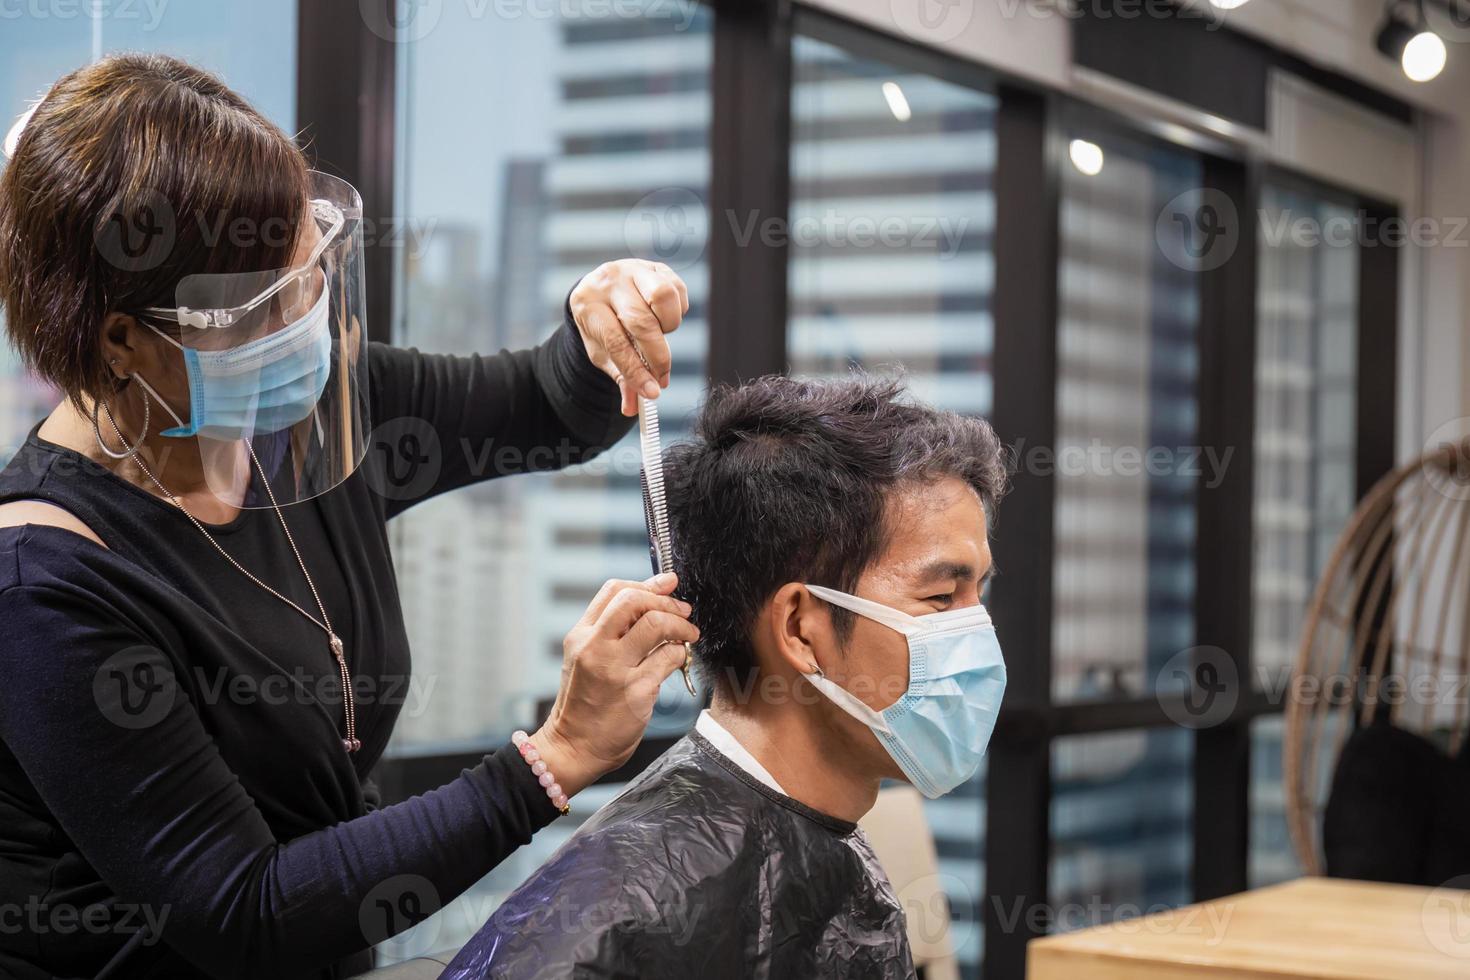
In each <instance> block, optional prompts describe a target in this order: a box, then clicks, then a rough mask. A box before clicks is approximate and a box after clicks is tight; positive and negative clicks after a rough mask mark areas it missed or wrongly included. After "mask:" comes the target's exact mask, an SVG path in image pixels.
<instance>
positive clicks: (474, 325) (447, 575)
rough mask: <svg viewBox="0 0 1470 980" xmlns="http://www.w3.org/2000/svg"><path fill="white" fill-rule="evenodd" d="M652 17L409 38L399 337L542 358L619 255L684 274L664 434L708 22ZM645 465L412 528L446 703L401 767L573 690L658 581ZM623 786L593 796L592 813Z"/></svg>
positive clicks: (448, 10)
mask: <svg viewBox="0 0 1470 980" xmlns="http://www.w3.org/2000/svg"><path fill="white" fill-rule="evenodd" d="M646 7H647V12H646V13H638V14H637V15H634V7H632V6H630V5H629V4H622V5H613V6H609V5H607V4H601V3H588V4H586V5H585V6H581V5H577V4H571V5H567V4H563V5H561V6H560V7H559V8H558V11H559V13H558V14H556V15H552V13H551V11H550V10H549V8H548V9H547V10H543V11H536V10H533V9H532V6H531V5H527V6H526V7H525V8H524V9H523V10H521V11H520V13H519V15H518V16H511V15H508V14H507V15H493V16H492V14H494V13H495V11H494V8H488V9H478V10H477V9H476V8H475V7H474V5H456V4H446V5H444V7H443V8H442V10H441V11H440V16H439V18H438V20H437V21H436V22H434V24H433V29H432V30H429V31H427V32H426V33H423V34H422V36H418V37H416V38H415V39H414V40H412V41H411V42H410V43H405V44H401V45H399V46H398V48H399V51H398V57H399V64H398V68H397V79H398V94H397V99H398V112H397V116H398V118H399V120H400V121H401V126H402V129H401V131H400V134H399V139H398V151H397V168H398V169H397V178H396V179H397V185H398V187H399V192H398V200H399V202H400V203H399V211H400V214H401V215H402V221H403V227H402V228H401V229H399V232H400V234H399V236H398V237H399V240H400V241H401V242H402V243H403V259H402V265H401V270H400V275H399V278H398V280H397V283H396V289H395V293H396V304H395V305H396V310H397V314H396V322H395V329H394V340H395V342H397V343H399V344H404V345H413V346H417V347H419V348H421V349H424V350H429V351H443V352H459V353H466V352H470V351H479V352H494V351H496V350H498V349H500V348H502V347H509V348H517V347H525V346H529V345H532V344H535V343H538V342H540V341H541V340H543V339H544V338H546V337H547V336H549V335H550V333H551V330H552V328H553V327H554V326H555V325H557V324H559V323H560V322H561V320H562V311H563V303H564V301H565V299H566V296H567V293H568V292H569V291H570V290H571V289H572V287H573V286H574V285H575V284H576V282H577V280H578V278H579V277H580V276H581V275H583V274H585V273H586V272H588V271H590V270H591V269H592V268H594V267H595V266H597V265H598V264H599V263H601V262H603V261H607V260H610V259H616V258H621V257H624V256H627V255H642V256H643V257H645V258H655V259H659V260H661V261H665V262H668V263H669V264H670V265H671V266H673V267H674V268H675V269H676V271H678V272H679V273H680V275H682V276H683V277H684V279H685V280H686V282H687V283H688V285H689V294H690V306H691V309H690V311H689V315H688V316H687V317H686V319H685V321H684V325H683V326H682V327H681V328H680V330H679V331H678V333H677V334H675V335H674V336H673V337H672V338H671V340H672V348H673V354H674V365H673V382H672V385H671V387H670V388H669V390H668V391H667V392H666V393H665V395H664V396H663V397H662V398H661V399H660V400H659V408H660V415H661V422H662V423H663V429H664V434H665V441H666V442H667V441H671V440H676V439H678V438H680V435H681V433H682V432H685V431H687V424H688V419H689V416H690V414H691V413H692V411H693V409H694V407H695V405H696V404H697V403H698V400H699V399H700V397H701V396H702V394H703V379H704V355H705V350H706V347H707V339H706V331H705V326H704V310H705V305H706V302H705V301H706V289H707V275H706V266H705V259H704V245H705V238H706V221H705V217H704V213H705V211H704V209H705V197H706V193H707V184H708V181H709V170H710V160H709V132H708V131H709V116H710V107H709V102H710V84H709V75H710V63H711V57H712V35H711V28H712V16H711V14H710V13H709V11H707V10H706V9H705V8H703V7H699V6H697V5H696V6H692V7H691V6H689V5H670V4H664V3H660V2H653V0H651V2H649V3H648V4H646ZM638 473H639V453H638V441H637V435H636V433H634V434H631V435H630V436H629V437H628V438H627V439H625V440H624V441H623V442H621V443H620V444H619V445H618V446H616V447H614V449H612V450H611V451H610V452H609V453H608V454H606V455H604V456H603V457H601V458H599V459H598V460H595V461H593V462H591V463H588V464H586V465H584V466H581V467H578V468H574V469H570V470H566V471H563V472H560V473H555V474H538V475H534V476H522V477H517V478H515V479H512V480H503V481H493V482H491V483H487V484H482V485H480V486H476V487H471V488H468V489H466V490H463V491H460V492H458V493H454V494H450V495H446V496H443V497H440V498H438V499H435V500H432V501H429V502H426V503H424V504H422V505H420V506H417V507H415V508H414V509H413V510H411V511H409V512H408V513H407V514H405V515H404V516H403V517H401V518H399V519H398V520H397V521H395V522H394V523H395V525H396V526H395V527H394V535H395V555H396V561H397V564H398V573H399V577H398V580H399V586H400V589H401V592H402V596H403V603H404V611H405V616H406V619H407V623H408V630H409V638H410V641H411V643H412V647H413V651H414V674H415V677H414V684H415V687H417V688H421V689H422V691H423V693H424V694H425V695H426V697H428V698H429V700H428V701H427V702H426V700H425V699H419V700H418V701H411V702H410V704H413V703H427V704H428V705H430V706H428V707H427V710H424V711H421V712H408V711H406V712H405V713H404V716H403V717H402V719H401V720H400V722H399V725H398V730H397V732H396V733H395V740H394V744H393V747H392V749H391V751H392V752H393V753H394V754H395V755H397V756H399V757H404V756H412V755H415V754H433V753H447V752H452V751H454V750H455V749H483V748H484V747H486V746H488V745H493V744H496V743H498V742H500V741H503V740H505V739H507V738H508V737H509V735H510V733H511V731H512V730H514V729H515V728H517V727H521V728H527V729H530V728H531V727H532V726H533V724H534V722H535V720H536V718H537V715H538V705H541V704H545V703H549V702H550V700H551V699H552V698H553V697H554V696H555V694H556V690H557V686H558V682H559V678H560V670H561V657H562V649H561V644H562V638H563V636H564V635H565V634H566V632H567V630H569V629H570V628H571V627H572V626H573V625H574V624H575V623H576V621H577V619H578V618H579V617H580V616H581V615H582V613H583V612H584V611H585V609H586V606H587V603H588V602H590V601H591V599H592V597H593V595H594V594H595V593H596V591H597V589H598V588H600V587H601V585H602V583H603V582H604V581H605V580H606V579H608V578H614V577H616V578H643V577H646V576H647V575H648V574H650V572H649V558H648V539H647V536H646V533H645V530H644V518H643V505H642V500H641V496H640V490H639V478H638ZM430 685H432V690H430V689H429V686H430ZM696 707H697V706H696V705H695V703H694V702H693V701H692V700H691V699H690V697H689V695H688V693H687V692H686V691H685V690H684V687H683V682H682V680H681V679H680V678H679V677H678V676H677V675H676V676H675V677H673V678H671V680H670V683H669V685H667V686H666V687H665V699H664V701H662V702H661V710H660V711H659V712H658V713H657V715H656V716H655V719H654V723H653V725H652V727H651V729H650V735H651V736H659V735H664V736H668V735H676V734H682V732H683V731H684V730H686V729H687V728H688V727H689V726H690V725H691V724H692V721H693V718H694V714H695V710H696ZM664 708H667V710H663V709H664ZM612 792H613V789H612V788H611V787H599V788H597V789H596V790H594V791H591V792H589V793H588V794H587V800H586V801H580V798H579V803H578V805H577V807H576V808H575V810H574V813H575V814H577V815H578V817H579V818H581V817H585V816H586V815H588V814H590V813H591V812H592V810H593V809H595V808H596V806H597V805H598V803H599V802H601V801H603V800H605V799H606V798H608V797H610V796H611V794H612ZM574 829H575V824H574V823H573V822H571V821H558V823H557V824H556V825H554V826H552V827H550V828H548V829H547V830H546V831H543V832H542V833H540V834H537V835H536V838H535V840H534V841H533V842H532V844H531V845H530V846H528V847H525V848H522V849H521V850H519V851H517V852H516V854H515V855H514V856H513V857H512V858H511V859H510V860H508V861H506V862H505V863H504V864H502V865H501V866H500V867H499V868H497V869H496V871H495V872H494V873H493V874H492V875H490V876H489V877H488V878H486V879H485V881H484V882H482V883H481V884H480V885H479V886H478V887H477V888H475V889H474V890H472V891H471V892H470V893H469V894H468V895H467V896H466V897H465V898H464V899H462V900H461V901H460V902H458V903H456V905H455V906H453V907H451V908H450V909H447V910H445V912H444V913H443V914H442V915H440V916H436V917H435V918H434V919H433V920H431V921H430V922H429V923H426V924H425V925H424V926H421V927H420V928H419V930H416V931H415V932H414V933H410V934H407V935H406V936H403V937H399V939H397V940H394V941H393V942H391V943H390V944H389V946H390V948H389V949H385V950H383V951H382V952H384V953H385V954H386V958H389V959H392V958H396V957H399V956H406V955H413V954H417V953H421V952H425V951H427V950H429V949H431V947H437V948H443V947H446V946H450V945H453V944H454V943H459V942H463V941H464V940H466V939H468V938H469V936H470V935H472V934H473V932H474V931H475V930H476V929H478V928H479V926H480V925H481V924H482V923H483V922H484V920H485V918H486V915H487V913H488V912H489V911H490V910H491V909H493V908H494V906H495V904H496V903H497V902H498V901H499V899H500V898H501V897H503V896H504V895H505V894H508V893H509V891H510V890H512V889H513V888H514V887H515V886H516V885H518V884H519V883H520V882H521V881H522V880H524V878H525V877H526V876H527V875H528V874H530V873H531V872H532V871H534V870H535V869H536V868H537V867H538V866H539V865H540V864H541V863H542V862H543V861H544V860H545V859H546V858H547V857H548V856H549V855H550V854H551V852H552V851H553V850H555V848H556V847H557V846H558V845H559V844H560V843H561V841H563V840H565V838H566V837H567V836H568V835H569V834H570V832H571V831H572V830H574Z"/></svg>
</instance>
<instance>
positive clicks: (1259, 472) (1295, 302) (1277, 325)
mask: <svg viewBox="0 0 1470 980" xmlns="http://www.w3.org/2000/svg"><path fill="white" fill-rule="evenodd" d="M1354 222H1355V215H1354V214H1353V212H1352V211H1351V210H1349V209H1347V208H1345V207H1341V206H1338V205H1335V204H1330V203H1328V202H1325V201H1322V200H1319V199H1314V198H1312V197H1310V196H1308V195H1306V194H1302V193H1299V192H1295V191H1289V190H1285V189H1282V188H1279V187H1271V186H1268V187H1266V188H1265V189H1264V191H1263V193H1262V207H1261V232H1260V243H1261V253H1260V286H1259V290H1260V296H1259V301H1258V304H1257V320H1258V327H1257V331H1258V334H1257V336H1258V339H1257V345H1256V505H1255V582H1254V593H1255V596H1254V604H1255V638H1254V646H1253V659H1254V663H1255V678H1256V683H1257V686H1262V685H1265V686H1267V687H1268V689H1272V690H1280V689H1281V685H1284V684H1285V683H1286V679H1287V676H1288V673H1289V671H1290V669H1291V665H1292V664H1293V663H1294V662H1295V660H1296V647H1297V643H1298V642H1299V641H1300V639H1301V625H1302V616H1303V615H1304V614H1305V612H1306V607H1307V603H1308V601H1309V600H1310V599H1311V595H1312V590H1313V588H1315V586H1316V583H1317V577H1318V575H1319V574H1320V573H1321V572H1322V569H1323V566H1324V565H1325V563H1326V561H1327V558H1328V556H1329V554H1330V553H1331V550H1332V546H1333V544H1334V542H1335V541H1336V540H1337V535H1338V533H1339V532H1340V531H1341V530H1342V529H1343V527H1344V526H1346V524H1347V519H1348V518H1349V517H1350V516H1351V515H1352V512H1353V507H1354V505H1355V504H1356V490H1357V487H1356V473H1355V472H1354V456H1355V448H1356V439H1357V429H1356V425H1355V419H1356V411H1357V408H1356V406H1357V397H1356V393H1357V381H1358V375H1357V363H1356V355H1357V336H1358V334H1357V313H1358V249H1357V244H1356V241H1355V240H1354V239H1353V238H1352V236H1348V237H1347V240H1345V241H1341V242H1340V243H1338V244H1333V242H1334V241H1335V240H1336V238H1335V237H1334V236H1332V235H1330V234H1324V235H1321V236H1318V235H1316V234H1301V231H1302V230H1304V229H1308V228H1310V229H1331V228H1333V227H1339V228H1341V227H1354Z"/></svg>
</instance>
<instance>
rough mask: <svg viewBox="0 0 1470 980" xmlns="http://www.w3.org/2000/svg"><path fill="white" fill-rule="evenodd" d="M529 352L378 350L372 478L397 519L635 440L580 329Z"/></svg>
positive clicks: (373, 358)
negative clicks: (475, 486)
mask: <svg viewBox="0 0 1470 980" xmlns="http://www.w3.org/2000/svg"><path fill="white" fill-rule="evenodd" d="M565 320H566V322H565V323H563V324H562V326H561V327H560V328H558V329H557V331H556V332H555V333H553V334H552V335H551V337H550V338H549V339H547V340H546V341H545V342H544V343H542V344H541V345H540V346H538V347H534V348H531V349H530V350H522V351H514V352H512V351H501V352H500V353H498V354H495V355H493V356H482V355H479V354H470V355H464V356H460V355H450V354H424V353H421V352H419V351H418V350H416V349H413V348H403V349H400V348H394V347H389V346H387V345H385V344H373V345H371V347H370V350H369V358H368V360H369V365H370V378H369V400H370V404H371V406H372V412H373V417H372V423H373V439H372V444H371V445H370V446H369V448H368V462H367V464H366V465H368V466H369V467H370V468H371V471H370V475H369V478H370V479H371V480H372V481H373V485H374V487H375V489H377V490H378V492H379V493H380V494H381V495H382V497H383V498H384V502H385V509H386V516H387V517H393V516H395V515H397V514H400V513H402V512H403V511H404V510H407V509H408V508H409V507H411V506H413V505H414V504H416V503H418V502H419V501H422V500H427V499H428V498H430V497H433V496H435V495H437V494H441V493H444V492H445V491H448V490H453V489H456V488H458V487H463V486H467V485H469V484H471V483H478V482H480V481H482V480H489V479H493V478H495V477H497V476H504V475H507V474H510V473H527V472H533V471H538V470H552V469H560V468H562V467H565V466H570V465H573V464H575V463H580V462H583V461H585V460H588V459H591V458H592V457H594V456H596V455H597V454H598V453H600V452H602V451H603V450H604V449H607V448H608V447H609V446H611V445H613V443H615V442H617V441H618V440H619V439H621V438H622V437H623V435H624V434H625V433H627V431H628V429H629V428H630V427H631V425H632V420H630V419H626V418H623V416H622V415H621V414H620V412H619V411H618V404H619V398H618V388H617V385H616V384H615V383H614V382H613V381H612V379H611V378H609V377H607V375H605V374H603V373H602V371H600V370H599V369H598V368H597V367H596V366H595V365H594V364H593V363H592V362H591V360H589V359H588V357H587V352H586V350H585V349H584V347H583V345H582V339H581V337H580V335H579V334H578V332H577V328H576V325H575V324H574V323H573V322H572V318H571V313H570V310H567V311H566V314H565Z"/></svg>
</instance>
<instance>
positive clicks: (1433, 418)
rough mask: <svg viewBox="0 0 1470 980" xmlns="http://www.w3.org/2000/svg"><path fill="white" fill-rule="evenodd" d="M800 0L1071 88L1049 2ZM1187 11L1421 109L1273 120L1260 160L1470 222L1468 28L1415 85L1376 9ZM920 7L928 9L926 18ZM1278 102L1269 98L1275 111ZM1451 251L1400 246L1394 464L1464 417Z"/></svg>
mask: <svg viewBox="0 0 1470 980" xmlns="http://www.w3.org/2000/svg"><path fill="white" fill-rule="evenodd" d="M807 2H808V3H809V4H810V5H811V6H813V7H820V8H825V9H828V10H831V11H833V12H835V13H839V14H842V15H845V16H847V17H851V18H853V19H854V20H858V21H862V22H865V23H867V24H868V25H870V26H872V27H874V28H876V29H878V30H882V31H885V32H888V33H892V34H894V35H897V36H900V37H905V38H908V39H911V40H917V41H921V42H923V43H927V44H931V45H933V46H934V47H937V48H939V49H941V50H944V51H947V52H950V53H953V54H957V55H959V56H961V57H964V58H967V59H971V60H974V61H976V62H979V63H982V64H985V65H988V66H991V67H994V68H997V69H999V70H1001V71H1004V72H1006V73H1008V74H1011V75H1015V76H1019V77H1021V78H1025V79H1028V80H1030V81H1033V82H1036V83H1039V84H1042V85H1046V86H1048V87H1051V88H1054V89H1057V90H1059V91H1066V92H1073V93H1076V92H1078V91H1079V85H1078V81H1077V79H1076V78H1075V76H1074V74H1073V70H1072V68H1073V66H1072V50H1071V21H1070V19H1069V18H1068V17H1067V16H1064V15H1063V14H1062V13H1060V12H1059V10H1058V8H1057V7H1056V5H1055V3H1054V2H1053V0H807ZM1087 2H1090V0H1087ZM1190 2H1191V3H1193V4H1194V5H1195V6H1196V8H1197V9H1198V10H1199V11H1200V15H1201V16H1212V17H1216V18H1219V17H1222V16H1223V18H1224V24H1225V25H1226V26H1228V27H1229V28H1231V29H1233V30H1238V31H1241V32H1243V33H1246V34H1250V35H1253V36H1255V37H1257V38H1260V39H1262V40H1264V41H1266V42H1267V43H1270V44H1272V45H1274V46H1276V47H1280V48H1283V49H1286V50H1289V51H1291V52H1293V53H1294V54H1296V55H1297V56H1299V57H1301V58H1303V59H1305V60H1307V61H1310V62H1312V63H1314V64H1318V65H1321V66H1322V67H1324V68H1329V69H1331V70H1333V71H1336V72H1339V73H1342V74H1344V75H1348V76H1350V77H1353V78H1356V79H1358V80H1360V81H1362V82H1365V83H1367V84H1370V85H1373V86H1375V87H1377V88H1380V89H1383V90H1386V91H1388V92H1390V93H1391V94H1393V95H1395V96H1397V97H1398V98H1400V99H1403V100H1405V101H1407V102H1409V103H1411V104H1412V105H1414V106H1415V107H1417V108H1418V109H1420V110H1421V119H1420V121H1419V125H1418V127H1417V130H1415V131H1410V132H1408V133H1407V134H1403V133H1400V134H1395V133H1393V132H1392V129H1393V127H1388V131H1384V132H1380V131H1376V130H1377V129H1378V127H1375V125H1374V124H1372V123H1368V124H1367V125H1366V126H1359V125H1358V122H1360V121H1361V120H1358V121H1354V120H1353V119H1339V120H1336V121H1331V120H1326V119H1324V118H1323V117H1320V116H1317V117H1312V118H1308V117H1304V116H1302V115H1301V114H1293V115H1291V116H1290V121H1289V122H1287V121H1282V122H1280V123H1278V124H1277V125H1278V127H1281V126H1286V127H1290V130H1289V131H1283V132H1276V133H1273V134H1272V139H1271V141H1270V144H1271V147H1272V151H1271V152H1273V153H1276V154H1287V155H1288V162H1291V163H1292V164H1293V165H1295V166H1298V167H1299V168H1300V169H1304V170H1307V171H1309V172H1313V173H1316V174H1317V175H1318V176H1324V177H1333V178H1336V179H1337V180H1338V182H1340V183H1343V184H1346V185H1349V186H1355V187H1360V188H1362V187H1365V186H1366V185H1369V184H1372V185H1374V186H1376V187H1377V188H1378V189H1379V190H1380V191H1382V190H1384V189H1385V185H1391V189H1392V191H1393V196H1394V197H1396V198H1398V203H1399V204H1400V206H1401V209H1402V211H1403V213H1404V214H1405V216H1406V217H1418V216H1427V217H1430V218H1434V219H1436V221H1437V222H1439V227H1440V228H1441V229H1443V230H1445V231H1446V232H1448V231H1451V230H1453V229H1454V227H1455V226H1456V224H1457V222H1458V221H1459V220H1464V219H1465V218H1466V217H1470V99H1467V98H1466V97H1465V96H1466V95H1470V30H1467V31H1465V32H1464V33H1463V36H1458V37H1452V38H1449V39H1448V40H1449V47H1450V64H1449V67H1448V68H1447V69H1446V71H1445V72H1444V74H1443V75H1441V76H1440V77H1439V78H1438V79H1436V80H1434V81H1433V82H1429V83H1427V84H1424V85H1418V84H1415V83H1413V82H1410V81H1409V80H1408V79H1407V78H1405V77H1404V75H1403V73H1402V72H1401V71H1400V70H1399V69H1398V67H1397V66H1396V65H1395V64H1393V63H1392V62H1390V61H1389V60H1387V59H1386V58H1384V57H1382V56H1381V55H1380V54H1379V53H1378V52H1377V50H1376V49H1375V48H1374V47H1373V38H1374V36H1375V34H1376V31H1377V28H1378V25H1379V22H1380V18H1381V16H1382V12H1383V4H1382V2H1381V0H1250V2H1248V3H1247V4H1246V5H1245V6H1244V7H1241V8H1239V9H1237V10H1234V11H1230V12H1229V13H1227V14H1223V15H1222V14H1220V13H1219V12H1217V11H1213V10H1212V8H1210V9H1209V10H1208V11H1207V10H1206V7H1207V5H1205V4H1204V2H1203V0H1190ZM920 10H927V11H928V13H929V15H930V16H929V18H928V20H927V21H925V20H923V19H921V18H920V16H919V11H920ZM1280 104H1281V103H1280V100H1279V99H1275V100H1273V106H1278V107H1279V105H1280ZM1297 104H1298V105H1301V103H1300V102H1298V103H1297ZM1278 114H1280V113H1279V112H1278ZM1309 123H1310V124H1311V125H1310V127H1309V125H1308V124H1309ZM1345 134H1346V135H1345ZM1353 134H1356V135H1357V138H1356V139H1354V138H1353ZM1405 135H1407V138H1408V139H1409V140H1411V141H1412V143H1413V145H1412V147H1411V150H1410V151H1409V152H1407V153H1405V152H1403V147H1401V146H1396V145H1392V144H1394V142H1395V141H1396V140H1401V139H1403V138H1405ZM1385 140H1386V141H1387V142H1386V143H1385V142H1383V141H1385ZM1345 144H1354V145H1345ZM1370 144H1371V145H1370ZM1385 161H1387V164H1385ZM1400 161H1401V162H1400ZM1399 167H1403V168H1405V169H1407V170H1410V171H1411V172H1409V173H1405V174H1402V175H1399V179H1397V180H1395V179H1394V177H1395V175H1394V173H1393V170H1394V169H1396V168H1399ZM1324 168H1325V169H1328V170H1332V169H1335V171H1336V172H1334V173H1330V174H1329V173H1326V172H1324ZM1458 241H1459V244H1458V245H1455V244H1447V245H1439V246H1435V247H1430V248H1423V249H1417V248H1414V247H1412V246H1411V247H1409V248H1405V249H1403V265H1402V270H1403V286H1404V289H1403V303H1402V310H1401V313H1402V316H1401V327H1402V329H1401V332H1400V336H1401V339H1400V345H1401V346H1400V355H1401V356H1400V363H1399V390H1400V393H1401V396H1400V410H1399V422H1400V424H1399V433H1398V442H1399V447H1398V448H1399V456H1400V458H1409V457H1412V456H1414V455H1416V454H1418V453H1419V452H1420V451H1421V448H1422V446H1423V443H1424V442H1425V440H1426V439H1427V438H1428V437H1429V436H1430V434H1432V433H1435V432H1436V430H1442V428H1443V427H1444V426H1445V425H1446V424H1447V423H1451V422H1452V421H1454V420H1456V419H1464V418H1465V417H1466V416H1470V397H1467V389H1470V384H1467V378H1470V343H1467V335H1466V334H1467V331H1466V327H1465V324H1466V323H1467V321H1470V247H1465V246H1466V243H1467V242H1470V231H1465V232H1461V233H1460V235H1459V236H1458ZM1466 428H1467V429H1470V423H1467V425H1466Z"/></svg>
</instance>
